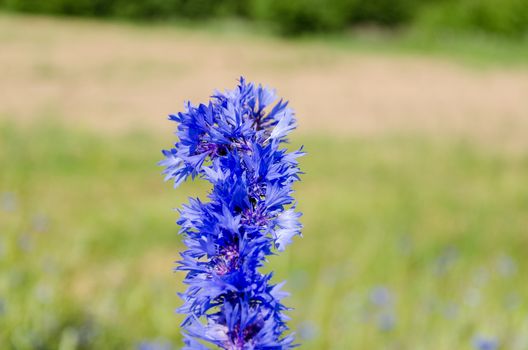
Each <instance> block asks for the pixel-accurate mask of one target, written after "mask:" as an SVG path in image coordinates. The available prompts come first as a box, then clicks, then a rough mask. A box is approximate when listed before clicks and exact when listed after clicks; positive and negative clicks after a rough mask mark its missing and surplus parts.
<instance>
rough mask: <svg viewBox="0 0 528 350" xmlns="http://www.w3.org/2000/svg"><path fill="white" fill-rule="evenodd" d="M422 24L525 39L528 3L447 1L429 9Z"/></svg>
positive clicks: (423, 16)
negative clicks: (523, 37)
mask: <svg viewBox="0 0 528 350" xmlns="http://www.w3.org/2000/svg"><path fill="white" fill-rule="evenodd" d="M421 20H422V23H424V24H426V25H428V26H429V27H432V28H442V29H448V30H455V31H480V32H484V33H491V34H497V35H501V36H509V37H516V36H523V35H526V34H527V33H528V1H526V0H464V1H454V0H450V1H444V2H441V3H438V4H435V6H431V7H430V8H426V9H425V11H424V13H423V14H422V16H421Z"/></svg>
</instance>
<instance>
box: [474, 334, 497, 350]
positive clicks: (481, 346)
mask: <svg viewBox="0 0 528 350" xmlns="http://www.w3.org/2000/svg"><path fill="white" fill-rule="evenodd" d="M473 347H474V348H475V349H476V350H497V349H499V341H498V340H497V338H493V337H483V336H476V337H475V338H473Z"/></svg>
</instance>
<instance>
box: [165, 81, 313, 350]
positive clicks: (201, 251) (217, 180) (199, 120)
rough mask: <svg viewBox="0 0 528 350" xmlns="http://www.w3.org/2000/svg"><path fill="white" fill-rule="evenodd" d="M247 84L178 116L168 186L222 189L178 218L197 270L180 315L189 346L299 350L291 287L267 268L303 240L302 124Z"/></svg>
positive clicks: (185, 262) (190, 265) (188, 265)
mask: <svg viewBox="0 0 528 350" xmlns="http://www.w3.org/2000/svg"><path fill="white" fill-rule="evenodd" d="M275 100H276V96H275V93H274V91H272V90H269V89H267V88H264V87H262V86H260V85H258V86H257V85H255V84H252V83H247V82H246V81H245V79H244V78H241V79H240V83H239V85H238V86H237V88H236V89H234V90H228V91H225V92H223V93H221V92H215V93H214V95H213V96H212V100H211V101H210V102H208V103H207V104H200V105H198V106H194V105H192V104H191V103H186V105H185V111H184V112H181V113H178V114H174V115H171V116H170V117H169V119H171V120H173V121H175V122H177V123H178V130H177V136H178V138H179V140H178V142H176V144H175V145H174V147H173V148H171V149H169V150H164V151H163V154H164V156H165V159H164V160H163V161H161V162H160V165H162V166H164V167H165V169H164V171H163V173H164V174H165V179H166V180H173V181H174V184H175V186H178V185H179V184H181V183H182V182H183V181H185V180H186V179H187V178H188V177H189V176H190V177H191V178H196V177H198V178H201V179H204V180H206V181H208V182H210V183H211V184H212V189H211V191H210V192H209V194H208V199H209V201H208V202H203V201H201V200H200V199H191V200H190V201H189V203H188V204H187V205H184V206H183V208H182V209H180V211H179V212H180V214H181V217H180V219H179V220H178V224H179V225H180V227H181V228H180V232H181V233H182V234H183V235H184V237H185V238H184V243H185V244H186V246H187V250H186V251H184V252H182V253H181V256H182V260H181V261H180V262H179V265H178V267H177V270H180V271H185V272H186V273H187V275H186V277H185V280H184V282H185V283H186V284H187V285H188V288H187V290H186V291H185V292H184V293H182V294H181V297H182V299H183V302H184V303H183V305H182V306H181V307H180V308H179V312H180V313H183V314H185V315H186V317H185V320H184V322H183V324H182V327H183V328H184V336H185V344H186V347H185V349H208V348H207V347H206V346H205V345H204V344H208V345H214V346H217V347H220V348H222V349H233V350H235V349H240V350H242V349H248V350H249V349H289V348H291V347H292V342H293V337H292V336H291V335H289V336H284V335H283V333H284V332H285V331H286V330H287V329H288V327H287V325H286V320H287V317H286V316H285V315H284V313H283V312H284V311H285V310H287V308H286V307H285V306H284V305H283V304H282V302H281V300H282V298H284V297H285V296H286V295H287V293H285V292H282V291H281V287H282V284H278V285H274V284H272V283H271V278H272V275H271V274H263V273H261V272H260V271H259V268H260V267H261V266H263V264H264V263H265V261H266V256H268V255H271V254H273V252H274V250H278V251H283V250H284V249H285V248H286V246H287V245H288V244H290V243H291V241H292V238H293V237H294V236H295V235H299V234H300V231H301V224H300V223H299V221H298V219H299V217H300V215H301V214H300V213H298V212H296V211H295V207H294V199H293V197H292V193H293V190H292V185H293V183H294V182H296V181H298V180H299V173H300V171H299V168H298V163H297V158H298V157H299V156H301V155H303V152H302V150H298V151H294V152H287V150H286V149H285V148H284V147H283V146H282V145H283V144H284V143H285V142H286V141H287V140H286V136H287V134H288V133H289V132H290V131H291V130H293V129H294V128H295V118H294V114H293V111H292V110H291V109H289V108H288V107H287V105H288V104H287V102H284V101H283V100H279V101H278V102H277V103H276V104H273V102H274V101H275Z"/></svg>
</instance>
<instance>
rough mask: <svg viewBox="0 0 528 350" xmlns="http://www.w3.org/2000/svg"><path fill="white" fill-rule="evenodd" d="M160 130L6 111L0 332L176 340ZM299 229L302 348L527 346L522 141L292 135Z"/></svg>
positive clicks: (23, 336)
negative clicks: (106, 128) (22, 120)
mask: <svg viewBox="0 0 528 350" xmlns="http://www.w3.org/2000/svg"><path fill="white" fill-rule="evenodd" d="M171 136H172V135H171V134H170V133H169V132H167V134H166V135H163V136H160V135H157V134H155V133H148V132H145V131H135V132H129V133H124V134H119V135H109V134H98V133H96V132H95V131H83V130H76V129H74V128H65V127H64V126H61V125H60V124H50V123H47V124H32V125H30V126H26V127H22V126H15V125H14V124H3V125H0V167H1V169H2V171H1V172H0V201H1V202H0V232H1V236H0V271H1V273H0V344H2V346H3V348H6V349H75V348H78V349H103V348H104V349H110V348H119V349H124V348H133V347H135V346H136V345H137V344H138V343H139V342H141V341H144V340H146V339H147V340H149V339H150V340H153V339H163V340H167V341H170V342H171V343H172V344H173V345H178V344H179V339H180V336H179V328H178V325H179V321H180V320H181V318H180V317H179V316H177V315H174V313H173V310H174V308H176V307H177V306H178V305H179V300H178V298H177V296H176V294H175V293H176V292H177V291H181V290H182V288H183V286H182V285H181V284H180V281H181V278H182V275H181V274H175V275H174V274H172V273H171V268H172V266H173V265H172V262H173V261H174V260H176V259H177V256H178V251H179V250H181V249H182V246H181V243H180V237H178V236H177V227H176V225H175V223H174V221H175V219H176V217H177V213H175V212H172V211H171V208H175V207H179V206H180V205H181V203H183V202H184V201H185V200H186V197H187V196H189V195H196V194H198V195H201V196H203V195H204V194H205V192H206V190H207V187H206V186H205V184H203V183H200V182H196V183H191V184H186V185H184V186H183V187H182V188H179V189H177V190H173V189H172V186H171V185H170V184H168V183H163V182H162V177H161V176H160V175H159V172H160V169H158V168H157V167H156V162H157V161H158V160H159V158H160V149H161V148H164V147H167V146H169V145H170V143H171V142H172V141H173V140H172V137H171ZM300 144H305V147H306V150H307V152H308V155H307V156H306V157H305V158H304V159H302V162H301V166H302V169H303V170H304V171H305V172H306V174H305V175H304V176H303V181H302V182H301V183H300V184H299V185H298V186H297V188H296V189H297V198H298V201H299V209H300V210H301V211H303V212H304V216H303V223H304V225H305V229H304V231H303V233H304V237H303V238H297V239H296V240H295V242H294V244H293V245H292V246H290V247H289V249H288V250H287V251H286V252H285V253H284V254H281V255H280V256H277V257H273V258H272V259H271V262H270V266H269V269H272V270H275V271H276V280H277V281H279V280H283V279H286V280H288V281H289V282H288V284H287V287H286V289H287V290H289V291H290V292H291V293H292V296H291V297H290V298H289V299H288V300H287V304H289V305H291V306H292V307H294V308H295V310H293V311H292V312H291V313H290V314H291V316H292V318H293V320H292V323H291V325H292V328H293V329H294V330H297V333H298V338H299V341H300V342H301V343H302V344H303V348H304V349H353V348H356V349H430V350H443V349H470V348H471V339H472V338H473V337H474V336H475V335H477V334H485V335H489V336H492V337H497V338H498V339H500V342H501V344H502V347H501V349H519V350H521V349H526V348H528V305H527V304H526V300H527V297H528V285H527V284H526V283H525V281H524V278H523V277H522V276H526V272H527V267H528V266H527V262H528V261H527V258H526V255H525V252H526V249H527V247H528V235H527V232H526V229H527V227H528V215H527V213H528V183H527V182H526V178H527V176H528V153H524V152H521V153H509V152H506V151H500V150H499V149H493V148H484V147H481V146H477V145H473V144H470V143H467V142H464V141H463V140H456V139H451V140H449V139H447V138H444V139H430V138H429V139H426V138H423V137H420V136H419V135H411V134H408V135H385V136H376V137H369V138H360V137H356V138H344V137H341V138H333V137H331V136H329V135H328V136H323V135H304V136H300V137H297V138H295V139H294V140H293V141H292V146H298V145H300Z"/></svg>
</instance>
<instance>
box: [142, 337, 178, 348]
mask: <svg viewBox="0 0 528 350" xmlns="http://www.w3.org/2000/svg"><path fill="white" fill-rule="evenodd" d="M172 348H173V347H172V344H171V343H170V342H169V341H166V340H163V339H160V340H144V341H142V342H140V343H139V344H138V345H137V347H136V349H137V350H171V349H172Z"/></svg>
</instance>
